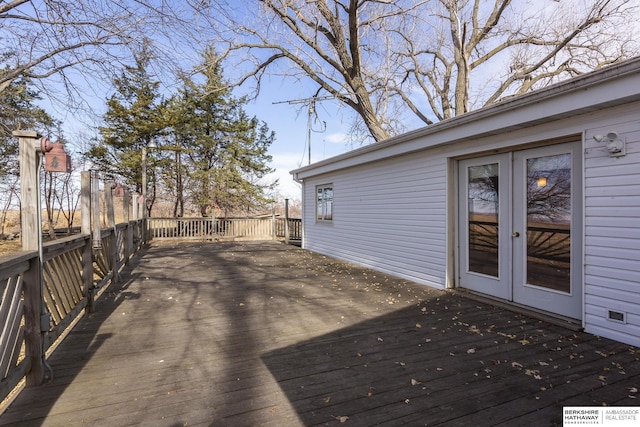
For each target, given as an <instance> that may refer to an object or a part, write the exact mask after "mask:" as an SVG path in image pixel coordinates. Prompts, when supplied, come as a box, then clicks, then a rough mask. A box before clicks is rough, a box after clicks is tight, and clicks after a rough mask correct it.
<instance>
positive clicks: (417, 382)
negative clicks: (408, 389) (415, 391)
mask: <svg viewBox="0 0 640 427" xmlns="http://www.w3.org/2000/svg"><path fill="white" fill-rule="evenodd" d="M418 384H421V383H420V381H418V380H415V379H413V378H411V385H418Z"/></svg>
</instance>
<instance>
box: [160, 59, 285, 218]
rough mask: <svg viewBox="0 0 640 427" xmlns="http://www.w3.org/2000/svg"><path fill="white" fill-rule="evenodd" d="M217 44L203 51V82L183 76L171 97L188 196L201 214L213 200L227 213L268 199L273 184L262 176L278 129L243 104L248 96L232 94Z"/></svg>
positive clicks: (207, 213) (267, 171)
mask: <svg viewBox="0 0 640 427" xmlns="http://www.w3.org/2000/svg"><path fill="white" fill-rule="evenodd" d="M217 64H218V61H216V60H215V53H214V52H213V50H208V51H207V52H206V53H205V54H204V62H203V65H202V69H201V70H200V77H202V79H203V83H202V84H198V83H197V82H195V81H194V80H193V79H185V83H184V88H183V89H182V90H181V91H180V94H179V95H178V96H177V97H176V98H174V99H173V100H172V102H171V103H170V105H171V107H170V108H169V110H170V111H171V113H170V114H168V116H170V117H173V120H172V126H173V129H174V135H175V139H176V141H177V142H178V143H179V151H180V152H181V153H185V155H186V161H187V165H186V166H188V175H189V178H190V180H189V183H190V184H189V186H188V187H189V188H188V191H189V198H190V200H191V202H192V203H193V204H194V205H196V206H197V207H198V209H199V211H200V214H201V215H202V216H206V215H209V213H210V209H211V207H212V206H217V207H219V208H220V209H222V210H223V211H224V212H225V213H228V212H233V211H238V210H244V211H250V210H252V209H255V208H257V207H259V206H262V205H264V204H265V203H266V202H268V201H269V199H268V197H267V196H266V195H265V192H266V191H267V190H269V189H271V188H273V186H274V185H275V183H273V184H271V185H265V184H261V183H260V182H259V181H260V179H261V178H263V177H264V176H265V175H266V174H268V173H270V172H272V169H271V168H270V167H269V166H268V163H269V162H270V161H271V156H270V155H268V154H267V150H268V148H269V146H270V145H271V143H272V142H273V139H274V137H275V134H274V133H273V132H270V131H269V129H268V127H267V126H266V124H264V123H261V122H259V120H258V119H257V118H255V117H249V116H248V115H247V114H246V113H245V111H244V110H243V106H244V104H245V102H246V100H245V99H242V98H240V99H238V98H235V97H233V96H232V94H231V91H230V89H229V86H228V85H226V84H225V82H224V80H223V77H222V70H221V69H220V67H219V65H217Z"/></svg>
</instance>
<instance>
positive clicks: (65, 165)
mask: <svg viewBox="0 0 640 427" xmlns="http://www.w3.org/2000/svg"><path fill="white" fill-rule="evenodd" d="M40 150H41V151H42V152H43V153H44V170H46V171H47V172H65V173H71V156H70V155H68V154H67V152H66V151H64V146H63V145H62V144H60V143H55V144H54V143H53V142H51V141H49V138H46V137H42V138H40Z"/></svg>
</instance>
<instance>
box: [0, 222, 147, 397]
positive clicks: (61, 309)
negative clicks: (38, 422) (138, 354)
mask: <svg viewBox="0 0 640 427" xmlns="http://www.w3.org/2000/svg"><path fill="white" fill-rule="evenodd" d="M142 225H143V224H142V220H139V221H132V222H130V223H128V224H119V225H118V227H116V228H110V229H104V230H102V242H103V244H102V245H101V246H100V247H98V248H94V247H93V242H92V238H91V235H89V234H81V235H78V236H70V237H66V238H62V239H58V240H55V241H52V242H48V243H44V244H43V248H42V261H43V262H42V269H40V262H39V256H38V254H39V252H38V251H23V252H18V253H15V254H11V255H5V256H3V257H0V292H1V295H2V302H1V303H0V327H1V328H2V330H1V331H2V332H1V335H0V369H1V371H0V400H2V399H4V398H5V397H6V396H7V395H8V394H9V393H10V392H11V391H12V390H13V389H14V388H15V387H16V386H17V385H18V384H19V383H20V382H21V381H22V380H23V379H25V378H26V380H27V385H37V384H40V383H41V382H42V381H43V380H44V379H45V378H46V375H47V372H46V369H45V368H46V365H45V363H44V358H43V355H44V354H46V352H47V350H49V349H50V347H51V346H52V344H53V343H54V342H55V341H56V339H58V338H59V337H60V336H61V335H62V334H63V332H64V331H65V330H66V329H67V328H68V327H69V326H70V325H71V324H72V323H73V321H74V320H75V319H76V318H77V317H78V316H79V315H80V314H82V313H83V311H84V310H85V309H87V310H92V307H93V302H94V299H95V298H96V296H97V295H99V294H100V293H101V291H103V290H104V289H105V288H106V285H108V284H110V283H112V282H115V281H117V279H118V272H119V271H120V270H121V269H122V268H123V267H124V265H125V264H126V263H127V261H128V260H129V258H130V257H131V256H133V254H134V253H135V252H136V251H137V250H139V249H140V247H141V245H142V243H143V241H142V239H141V238H140V236H141V233H140V230H142ZM127 236H129V237H127ZM127 247H128V248H129V249H127Z"/></svg>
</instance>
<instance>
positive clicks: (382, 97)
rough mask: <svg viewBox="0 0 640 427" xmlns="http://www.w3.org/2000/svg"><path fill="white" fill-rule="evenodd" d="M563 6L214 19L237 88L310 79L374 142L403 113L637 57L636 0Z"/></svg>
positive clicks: (334, 1)
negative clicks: (268, 80)
mask: <svg viewBox="0 0 640 427" xmlns="http://www.w3.org/2000/svg"><path fill="white" fill-rule="evenodd" d="M569 3H571V4H570V5H567V2H559V1H552V0H543V1H533V0H522V1H512V0H494V1H492V2H490V1H486V0H438V1H425V0H404V1H390V0H314V1H307V0H247V1H245V2H243V4H244V5H245V6H246V8H245V9H242V8H241V7H240V6H238V5H237V4H234V5H233V7H232V6H231V4H227V5H225V8H226V10H224V11H220V13H219V14H218V15H217V19H221V17H224V18H226V24H225V25H226V28H228V29H229V31H230V32H231V33H230V34H222V39H224V40H228V42H227V45H228V48H227V50H226V52H225V55H224V56H225V57H226V58H227V59H231V58H233V59H235V60H237V63H236V65H234V68H235V69H243V68H242V67H244V74H243V76H242V78H241V79H239V82H238V83H244V82H245V81H247V80H249V79H251V78H255V81H256V85H257V86H256V87H257V89H259V87H260V83H261V80H262V79H263V77H264V76H265V75H267V74H270V73H272V74H281V75H282V74H283V75H286V76H288V77H290V78H292V79H294V80H302V79H311V80H312V81H314V82H315V83H317V84H318V85H319V86H320V87H321V88H322V89H324V90H325V91H326V92H327V93H328V94H330V95H331V96H333V97H335V98H336V99H337V100H339V101H340V102H341V103H342V104H344V105H346V106H348V107H349V108H351V109H352V110H353V111H354V112H355V113H356V114H357V117H358V118H359V120H361V121H362V122H363V123H364V124H365V125H366V127H367V129H368V131H369V133H370V135H371V137H373V139H374V140H376V141H379V140H381V139H385V138H387V137H388V136H390V135H392V134H394V133H397V132H398V131H401V130H404V129H402V125H401V124H402V123H406V122H407V121H408V119H407V117H406V112H407V111H410V112H411V113H412V115H413V116H414V117H417V118H418V119H419V120H420V121H421V122H422V123H424V124H431V123H433V122H435V121H439V120H443V119H446V118H449V117H452V116H455V115H457V114H462V113H464V112H467V111H469V110H470V109H472V108H477V107H481V106H484V105H488V104H491V103H494V102H496V101H498V100H500V99H501V98H503V97H505V96H508V95H513V94H518V93H523V92H526V91H528V90H531V89H534V88H538V87H542V86H544V85H548V84H550V83H552V82H555V81H558V80H560V79H563V78H567V77H571V76H575V75H578V74H581V73H584V72H586V71H588V70H591V69H594V68H599V67H602V66H605V65H607V64H610V63H614V62H618V61H621V60H623V59H627V58H629V57H632V56H634V55H636V54H637V53H638V52H639V49H638V45H637V43H636V42H635V40H637V32H636V30H635V29H636V27H637V26H636V25H635V22H634V21H635V17H636V16H637V11H638V1H637V0H584V1H581V2H569ZM256 6H259V7H256ZM230 11H231V12H230ZM251 16H253V19H251V18H250V17H251ZM620 28H625V31H620ZM227 68H229V67H227Z"/></svg>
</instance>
